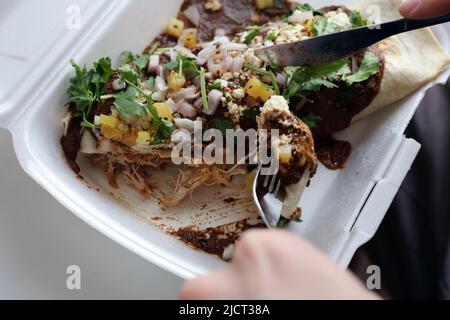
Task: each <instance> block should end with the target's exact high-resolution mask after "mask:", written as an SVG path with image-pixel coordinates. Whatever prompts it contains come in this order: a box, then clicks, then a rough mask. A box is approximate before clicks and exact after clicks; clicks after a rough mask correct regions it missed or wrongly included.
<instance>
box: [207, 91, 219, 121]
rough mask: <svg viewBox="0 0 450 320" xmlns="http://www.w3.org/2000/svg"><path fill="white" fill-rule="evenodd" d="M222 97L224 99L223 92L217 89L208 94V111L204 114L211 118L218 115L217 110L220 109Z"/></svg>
mask: <svg viewBox="0 0 450 320" xmlns="http://www.w3.org/2000/svg"><path fill="white" fill-rule="evenodd" d="M222 97H223V92H222V91H219V90H216V89H214V90H211V91H210V93H209V94H208V109H206V110H204V111H203V113H204V114H207V115H209V116H212V115H213V114H214V113H216V110H217V108H218V107H219V104H220V102H221V99H222Z"/></svg>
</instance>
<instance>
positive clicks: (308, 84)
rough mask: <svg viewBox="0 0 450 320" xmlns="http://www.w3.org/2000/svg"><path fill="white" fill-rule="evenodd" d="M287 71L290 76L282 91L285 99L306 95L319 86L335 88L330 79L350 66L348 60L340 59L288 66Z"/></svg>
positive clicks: (336, 76) (339, 74)
mask: <svg viewBox="0 0 450 320" xmlns="http://www.w3.org/2000/svg"><path fill="white" fill-rule="evenodd" d="M288 72H289V73H290V74H291V77H290V80H289V82H288V83H287V85H286V86H285V90H284V93H283V95H284V97H285V98H286V99H287V100H289V99H291V98H293V97H306V96H308V95H309V94H310V93H313V92H316V91H319V90H320V88H321V87H326V88H330V89H332V88H336V87H337V85H336V84H334V83H333V82H332V81H334V80H337V79H338V77H339V76H342V75H344V74H345V73H346V72H350V68H349V67H348V61H347V60H346V59H341V60H337V61H333V62H330V63H327V64H322V65H317V66H310V67H299V68H289V69H288Z"/></svg>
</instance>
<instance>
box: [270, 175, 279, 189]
mask: <svg viewBox="0 0 450 320" xmlns="http://www.w3.org/2000/svg"><path fill="white" fill-rule="evenodd" d="M277 181H278V175H277V174H275V175H273V176H272V179H271V181H270V185H269V192H272V193H273V191H274V190H275V187H276V183H277Z"/></svg>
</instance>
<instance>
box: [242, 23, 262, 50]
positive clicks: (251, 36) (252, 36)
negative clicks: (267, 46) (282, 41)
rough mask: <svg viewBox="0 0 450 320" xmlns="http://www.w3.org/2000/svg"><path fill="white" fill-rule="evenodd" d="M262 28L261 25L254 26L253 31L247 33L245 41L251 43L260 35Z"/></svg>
mask: <svg viewBox="0 0 450 320" xmlns="http://www.w3.org/2000/svg"><path fill="white" fill-rule="evenodd" d="M260 30H261V27H252V28H251V31H250V32H249V33H248V34H247V36H246V37H245V39H244V43H245V44H246V45H248V46H249V45H250V44H251V43H252V41H253V40H254V39H255V38H256V37H257V36H259V32H260Z"/></svg>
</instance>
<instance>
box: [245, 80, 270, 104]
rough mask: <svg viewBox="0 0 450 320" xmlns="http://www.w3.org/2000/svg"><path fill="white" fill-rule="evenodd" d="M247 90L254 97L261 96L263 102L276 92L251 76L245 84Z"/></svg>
mask: <svg viewBox="0 0 450 320" xmlns="http://www.w3.org/2000/svg"><path fill="white" fill-rule="evenodd" d="M244 89H245V92H246V93H247V94H248V95H249V96H250V97H252V98H255V99H258V98H260V99H261V100H262V101H263V102H266V101H267V100H269V99H270V97H271V96H273V95H274V94H275V92H274V91H273V90H271V89H269V88H268V87H267V86H266V85H265V84H264V83H262V82H261V81H260V80H258V79H256V78H251V79H250V80H249V81H248V82H247V84H246V85H245V88H244Z"/></svg>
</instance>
